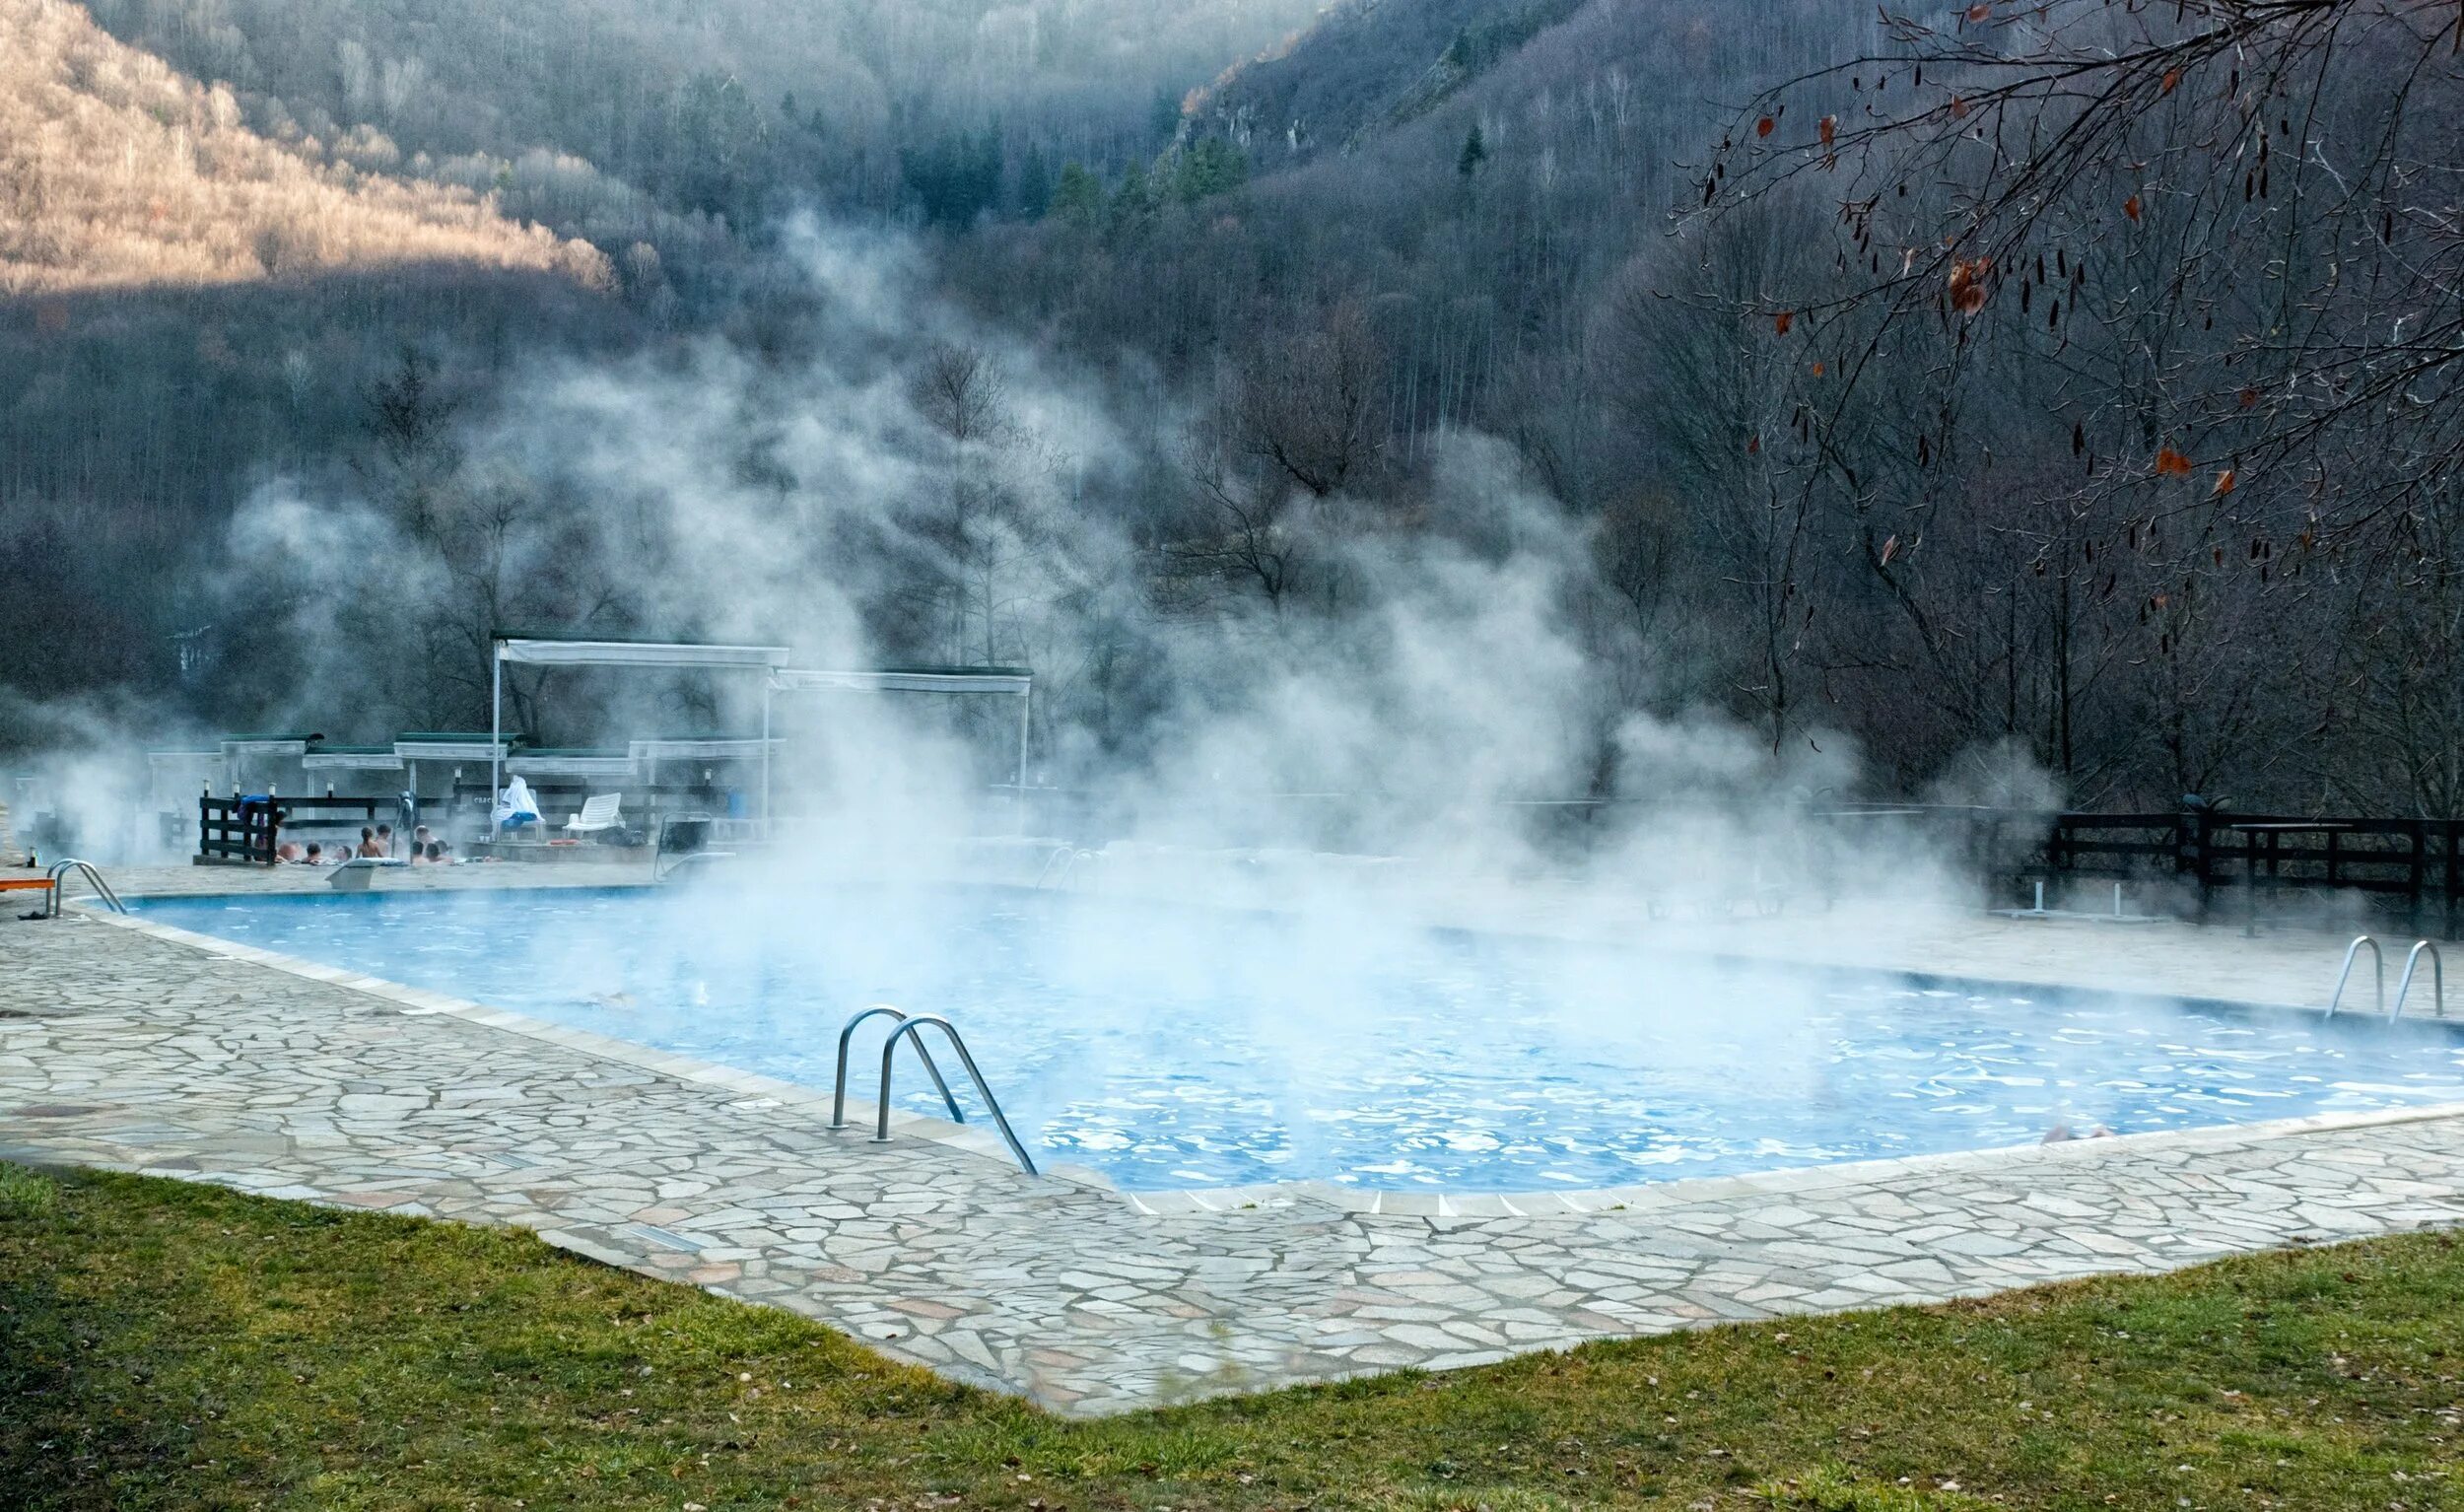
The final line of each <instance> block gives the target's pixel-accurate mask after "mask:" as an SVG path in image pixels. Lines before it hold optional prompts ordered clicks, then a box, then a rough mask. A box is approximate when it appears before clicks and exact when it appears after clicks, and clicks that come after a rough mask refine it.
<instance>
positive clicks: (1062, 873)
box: [1035, 845, 1093, 887]
mask: <svg viewBox="0 0 2464 1512" xmlns="http://www.w3.org/2000/svg"><path fill="white" fill-rule="evenodd" d="M1092 854H1093V853H1092V852H1087V851H1081V850H1079V849H1078V848H1077V847H1076V846H1067V845H1064V846H1057V847H1055V848H1054V850H1053V854H1052V855H1050V856H1048V857H1046V858H1044V869H1042V870H1041V871H1038V872H1037V873H1036V874H1035V885H1036V886H1037V887H1059V886H1060V885H1061V884H1062V883H1063V882H1066V881H1068V880H1069V874H1070V873H1071V872H1073V871H1075V870H1077V869H1078V862H1080V861H1082V860H1085V859H1087V858H1088V857H1089V856H1090V855H1092Z"/></svg>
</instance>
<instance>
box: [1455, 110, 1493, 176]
mask: <svg viewBox="0 0 2464 1512" xmlns="http://www.w3.org/2000/svg"><path fill="white" fill-rule="evenodd" d="M1487 161H1488V143H1486V142H1485V141H1482V140H1481V139H1480V123H1479V122H1478V121H1473V122H1472V134H1471V135H1470V136H1467V137H1465V138H1464V139H1463V155H1462V156H1461V157H1459V158H1457V159H1455V172H1458V173H1461V174H1462V175H1463V176H1464V177H1466V178H1469V177H1471V176H1472V174H1473V173H1476V172H1479V171H1480V165H1481V164H1483V163H1486V162H1487Z"/></svg>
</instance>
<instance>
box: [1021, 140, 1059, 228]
mask: <svg viewBox="0 0 2464 1512" xmlns="http://www.w3.org/2000/svg"><path fill="white" fill-rule="evenodd" d="M1052 203H1053V172H1052V170H1051V169H1050V168H1048V167H1047V166H1046V165H1045V162H1044V148H1043V147H1042V145H1041V144H1039V143H1035V142H1029V143H1028V144H1027V151H1026V155H1025V156H1024V157H1023V158H1021V159H1020V160H1019V162H1018V213H1019V214H1020V215H1021V216H1024V217H1025V218H1026V219H1028V220H1031V221H1032V220H1041V219H1043V216H1044V212H1045V211H1046V210H1047V209H1049V208H1051V206H1052Z"/></svg>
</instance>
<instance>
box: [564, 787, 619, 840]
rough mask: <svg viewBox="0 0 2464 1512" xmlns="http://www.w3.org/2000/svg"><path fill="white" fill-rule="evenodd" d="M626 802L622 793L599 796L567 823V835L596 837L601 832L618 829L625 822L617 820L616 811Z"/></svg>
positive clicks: (604, 793)
mask: <svg viewBox="0 0 2464 1512" xmlns="http://www.w3.org/2000/svg"><path fill="white" fill-rule="evenodd" d="M624 801H625V795H624V794H623V793H621V792H602V793H599V794H597V795H596V796H594V797H592V798H591V799H589V801H587V802H585V803H583V804H582V812H580V813H578V814H576V815H574V816H573V817H572V818H570V819H568V820H566V821H565V833H566V834H568V835H595V834H597V833H598V832H599V831H601V830H612V829H615V828H617V827H618V826H620V825H621V824H622V823H623V822H624V821H623V820H621V819H619V818H617V816H616V810H617V808H618V807H619V806H620V805H621V804H622V803H623V802H624Z"/></svg>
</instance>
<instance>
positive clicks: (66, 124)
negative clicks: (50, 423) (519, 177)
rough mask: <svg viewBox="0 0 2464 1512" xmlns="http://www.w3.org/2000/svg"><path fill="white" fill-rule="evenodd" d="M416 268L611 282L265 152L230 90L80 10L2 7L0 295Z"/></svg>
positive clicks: (9, 3) (349, 179) (405, 196)
mask: <svg viewBox="0 0 2464 1512" xmlns="http://www.w3.org/2000/svg"><path fill="white" fill-rule="evenodd" d="M421 262H461V263H469V264H474V265H479V266H486V267H497V268H509V269H530V270H554V271H562V272H565V273H567V274H570V275H571V276H573V277H574V278H576V279H579V280H581V281H582V282H584V283H590V284H598V283H604V282H606V281H607V278H608V273H607V266H606V262H605V259H604V258H603V257H601V255H600V254H599V253H598V252H597V251H596V250H594V249H593V248H591V247H590V246H588V245H587V244H586V243H582V242H578V241H559V240H558V239H557V238H556V237H554V236H552V235H550V234H549V233H548V232H546V231H544V230H541V229H539V228H537V227H530V226H521V225H516V224H514V223H513V222H512V221H509V220H507V219H506V218H505V217H503V216H502V215H500V214H499V213H498V212H497V211H496V209H495V208H494V206H493V205H491V204H490V203H489V202H488V201H487V200H485V199H483V198H480V197H478V196H475V195H472V194H470V193H467V192H464V191H459V190H455V189H451V188H447V187H443V186H439V185H432V184H406V183H402V182H398V181H396V180H393V179H390V178H385V177H381V176H376V175H371V174H367V173H363V172H359V171H357V170H354V169H352V168H350V167H349V166H347V165H345V164H341V163H330V162H326V161H322V155H321V153H320V152H319V151H318V148H317V145H316V144H313V143H304V144H302V147H301V148H300V149H299V150H294V149H292V148H290V147H286V146H283V145H279V144H276V143H274V142H270V141H267V140H266V139H264V138H263V137H260V136H258V135H256V134H255V133H253V132H251V131H249V130H248V129H247V128H246V127H245V126H243V125H242V124H241V123H240V108H239V105H238V103H237V102H236V101H235V100H234V99H233V97H232V96H231V94H230V93H229V92H228V91H227V90H224V89H221V88H219V87H217V88H211V89H209V88H207V87H205V86H202V85H200V84H198V83H196V82H194V81H192V80H189V79H186V78H183V77H182V76H180V75H179V74H176V73H174V72H172V71H171V69H170V68H169V67H167V66H166V65H165V64H163V63H162V62H161V61H159V60H158V59H156V58H153V57H151V56H148V55H147V54H145V53H143V52H139V51H137V50H136V49H134V48H131V47H128V46H126V45H124V44H122V43H120V42H118V41H115V40H113V39H112V38H111V37H110V36H108V35H106V34H103V32H102V31H101V30H100V29H99V28H98V27H96V25H95V24H94V22H93V20H92V18H91V17H90V16H89V15H88V13H87V12H86V10H85V9H84V8H83V7H80V6H75V5H68V4H63V3H60V0H0V294H29V293H61V292H69V291H92V290H100V289H112V288H129V287H136V286H143V285H163V284H170V285H194V284H228V283H238V282H245V281H250V280H258V279H267V278H274V277H280V276H282V275H286V274H292V273H299V272H307V271H311V270H318V271H325V270H345V269H368V268H373V267H382V266H389V265H399V264H405V263H421Z"/></svg>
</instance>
